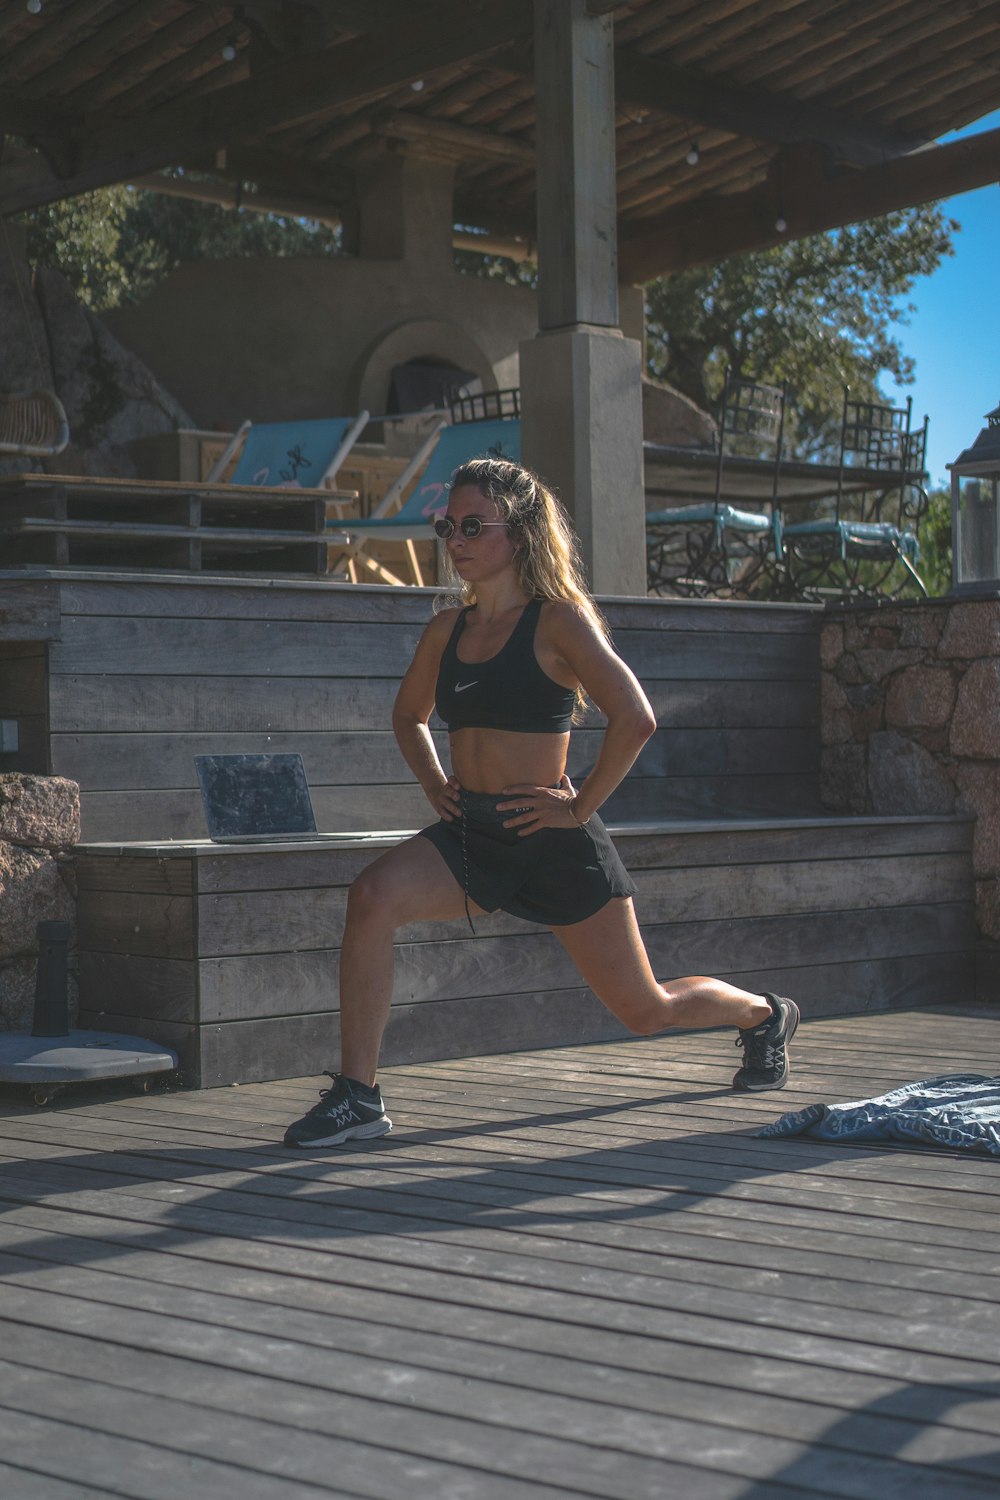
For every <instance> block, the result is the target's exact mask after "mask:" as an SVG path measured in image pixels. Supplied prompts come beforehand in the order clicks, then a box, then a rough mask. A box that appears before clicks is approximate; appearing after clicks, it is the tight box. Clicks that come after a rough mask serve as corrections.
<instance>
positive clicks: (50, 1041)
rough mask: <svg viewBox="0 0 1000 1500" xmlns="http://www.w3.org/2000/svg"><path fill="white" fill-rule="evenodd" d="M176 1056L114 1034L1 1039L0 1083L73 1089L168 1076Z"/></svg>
mask: <svg viewBox="0 0 1000 1500" xmlns="http://www.w3.org/2000/svg"><path fill="white" fill-rule="evenodd" d="M176 1066H177V1058H176V1056H175V1054H174V1053H173V1052H171V1051H169V1049H167V1048H165V1047H161V1046H160V1045H159V1043H158V1042H149V1041H147V1040H146V1039H145V1037H141V1036H125V1035H123V1034H122V1033H121V1032H117V1031H69V1032H67V1034H66V1035H65V1036H25V1035H24V1034H23V1033H21V1032H19V1033H12V1032H8V1033H6V1034H2V1033H0V1083H28V1084H32V1083H75V1082H77V1081H79V1080H81V1079H87V1078H130V1077H133V1076H135V1075H136V1074H139V1073H169V1072H171V1071H172V1070H173V1069H174V1068H176Z"/></svg>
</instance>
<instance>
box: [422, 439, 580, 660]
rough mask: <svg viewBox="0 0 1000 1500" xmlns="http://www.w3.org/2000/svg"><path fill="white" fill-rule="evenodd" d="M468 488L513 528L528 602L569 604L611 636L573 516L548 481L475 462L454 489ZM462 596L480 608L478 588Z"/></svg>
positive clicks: (505, 463)
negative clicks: (594, 593)
mask: <svg viewBox="0 0 1000 1500" xmlns="http://www.w3.org/2000/svg"><path fill="white" fill-rule="evenodd" d="M463 485H470V486H471V487H472V488H474V489H477V490H479V491H480V492H481V493H482V494H483V495H484V496H485V497H486V499H487V500H492V502H493V504H494V505H495V506H496V508H497V513H498V515H499V516H500V517H501V519H502V520H504V521H506V522H507V530H508V533H509V534H510V536H511V539H512V540H513V541H514V542H516V543H517V550H516V551H515V553H514V568H515V570H516V572H517V580H518V583H519V584H520V585H521V588H522V589H523V591H524V592H525V593H526V594H527V595H528V598H529V599H553V600H568V601H569V602H570V603H571V604H575V605H576V606H577V608H578V609H579V610H580V611H581V612H582V613H583V614H584V615H586V616H587V618H588V619H590V620H591V621H592V622H593V623H594V625H596V626H597V628H598V629H599V630H600V631H601V633H602V634H604V635H606V634H607V626H606V625H605V623H604V620H603V619H602V617H601V614H600V612H599V610H598V609H597V606H596V605H595V603H594V601H593V599H592V598H591V596H590V592H589V590H588V588H587V583H586V578H585V576H584V571H583V563H582V561H581V559H580V553H579V549H578V547H577V541H576V536H575V534H574V532H573V527H572V525H571V523H570V519H569V516H568V515H567V514H566V512H565V510H564V509H563V507H562V506H561V505H560V503H559V501H558V500H557V499H556V497H555V495H553V493H552V491H551V490H550V489H549V487H548V485H547V484H546V483H545V482H544V480H541V479H539V477H538V475H537V474H533V473H532V471H531V470H530V469H526V468H525V467H524V465H523V464H519V463H515V462H514V461H513V460H512V459H509V458H473V459H470V460H469V462H468V463H465V464H462V466H461V468H458V469H456V470H455V472H454V474H453V475H452V476H451V482H450V484H449V486H448V488H449V489H450V490H457V489H460V488H461V487H462V486H463ZM461 593H462V600H463V603H465V604H474V603H475V602H476V591H475V586H474V585H473V584H468V583H462V585H461Z"/></svg>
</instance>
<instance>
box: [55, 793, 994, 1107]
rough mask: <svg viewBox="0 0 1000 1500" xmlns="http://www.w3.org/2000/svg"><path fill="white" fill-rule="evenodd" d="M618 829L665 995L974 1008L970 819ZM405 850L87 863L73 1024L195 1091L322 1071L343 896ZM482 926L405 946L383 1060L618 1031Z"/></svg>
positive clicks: (507, 927)
mask: <svg viewBox="0 0 1000 1500" xmlns="http://www.w3.org/2000/svg"><path fill="white" fill-rule="evenodd" d="M613 831H614V833H615V837H616V839H617V840H618V846H619V848H620V850H621V853H622V856H623V858H624V860H625V863H626V864H627V865H628V867H629V869H630V870H631V871H632V873H633V875H634V877H635V879H636V881H637V884H638V886H639V894H638V896H637V897H636V907H637V911H638V913H639V918H640V921H641V923H642V926H643V931H644V934H645V937H646V940H647V942H648V945H649V951H650V955H651V958H652V960H653V964H654V968H655V969H656V972H657V973H659V974H661V975H663V976H664V977H669V976H671V975H678V974H686V973H712V974H719V975H723V976H725V977H728V978H730V979H733V980H734V981H735V982H737V983H741V984H746V985H748V986H749V987H750V988H754V989H777V990H779V991H781V992H784V993H789V994H792V995H794V996H795V998H796V999H797V1000H798V1001H799V1003H800V1004H801V1005H802V1008H803V1011H804V1013H805V1014H807V1015H810V1016H816V1015H830V1014H839V1013H843V1012H848V1011H859V1010H884V1009H888V1008H893V1007H905V1006H912V1005H920V1004H930V1003H934V1002H941V1001H946V1000H949V999H953V998H961V997H962V996H969V995H971V994H972V993H973V992H974V984H975V979H974V973H973V965H974V943H975V920H974V912H973V900H972V863H971V837H972V830H971V824H970V822H968V821H967V820H963V819H960V818H942V817H939V818H896V819H876V818H850V819H849V818H807V819H784V820H770V821H765V820H746V821H743V822H739V823H735V822H720V821H705V822H692V821H684V822H661V823H656V824H652V823H646V824H643V823H634V824H630V825H620V826H615V827H614V828H613ZM399 837H401V835H400V834H391V833H384V834H379V835H368V836H354V837H351V836H350V835H345V836H343V837H342V838H340V839H336V840H328V841H320V842H316V841H312V842H310V841H305V842H303V843H302V844H301V845H298V844H297V845H287V844H286V845H274V844H272V845H238V846H237V845H228V846H220V845H213V844H210V843H206V842H194V843H182V844H169V843H167V844H160V845H157V844H153V843H148V844H138V845H129V844H121V845H115V844H106V845H100V844H93V845H87V846H83V847H81V848H80V849H79V850H78V851H77V855H76V859H75V870H76V876H77V882H78V887H79V905H78V933H77V946H78V960H79V968H80V992H81V1000H82V1007H83V1009H82V1013H81V1024H82V1025H86V1026H93V1027H103V1028H108V1029H118V1030H122V1031H128V1030H133V1031H137V1032H139V1033H140V1034H141V1035H143V1036H148V1037H150V1038H152V1039H153V1040H156V1041H159V1042H162V1043H165V1044H166V1045H169V1046H170V1047H172V1048H174V1049H175V1050H176V1051H177V1052H178V1053H179V1055H180V1057H181V1066H182V1070H183V1073H184V1077H185V1079H186V1081H187V1082H188V1083H189V1084H191V1085H193V1086H201V1087H206V1086H212V1085H220V1084H228V1083H240V1082H249V1081H253V1080H260V1079H269V1078H282V1077H292V1076H302V1075H307V1074H311V1073H317V1074H318V1073H321V1072H322V1071H323V1070H324V1069H325V1068H329V1067H332V1066H333V1064H334V1062H335V1061H336V1057H337V1042H338V1031H337V1023H338V1016H337V997H336V994H337V964H338V958H339V946H340V935H341V932H342V928H343V918H344V910H345V905H346V899H347V888H348V885H349V884H350V881H351V880H352V879H353V878H354V876H355V875H356V874H357V873H358V871H359V870H360V869H362V868H363V867H364V865H366V864H367V863H368V862H369V861H370V860H371V859H372V858H374V857H375V855H376V853H377V852H378V850H379V849H380V848H383V847H386V846H388V845H389V844H391V843H392V842H393V841H394V840H396V839H398V838H399ZM475 925H476V935H475V936H473V935H472V934H471V933H470V932H469V930H468V927H467V926H466V925H465V924H464V923H463V922H451V923H436V924H432V923H421V924H416V925H414V926H413V927H411V928H409V929H405V930H404V931H403V932H401V933H400V934H399V946H398V949H397V982H396V998H395V1003H394V1006H393V1011H392V1017H391V1021H390V1025H389V1029H388V1032H387V1035H386V1046H385V1061H386V1062H387V1063H393V1062H408V1061H419V1060H423V1059H427V1058H435V1057H455V1056H462V1055H467V1054H483V1053H489V1052H504V1051H510V1050H512V1049H518V1048H524V1047H539V1046H557V1045H562V1044H569V1043H579V1042H580V1041H582V1040H586V1041H598V1040H604V1039H608V1038H612V1037H616V1036H622V1035H624V1034H625V1033H624V1031H623V1029H622V1028H621V1027H620V1026H619V1025H618V1023H617V1022H616V1021H615V1020H614V1019H613V1018H612V1017H611V1016H610V1015H609V1014H608V1013H607V1012H606V1011H605V1010H604V1009H603V1007H602V1006H601V1005H599V1003H598V1002H597V1000H596V999H595V998H594V997H593V995H592V994H591V993H590V992H589V991H588V990H586V989H584V988H583V986H582V985H581V984H580V981H579V977H578V975H577V973H576V971H575V969H574V968H573V966H572V964H571V963H570V962H569V960H568V959H567V957H566V955H565V954H564V952H563V950H562V948H561V947H560V945H559V944H558V942H557V941H556V939H555V938H554V937H553V936H552V935H551V934H550V933H548V932H547V931H545V930H544V929H539V928H537V927H533V926H531V925H530V924H529V923H526V922H521V921H519V920H518V919H516V918H514V917H509V916H506V915H505V914H499V915H496V916H490V917H484V918H477V919H476V924H475ZM664 1045H667V1046H669V1041H667V1042H665V1044H664ZM734 1058H735V1053H734ZM734 1066H735V1064H734Z"/></svg>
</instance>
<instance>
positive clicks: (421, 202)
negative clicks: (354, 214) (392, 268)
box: [358, 143, 455, 274]
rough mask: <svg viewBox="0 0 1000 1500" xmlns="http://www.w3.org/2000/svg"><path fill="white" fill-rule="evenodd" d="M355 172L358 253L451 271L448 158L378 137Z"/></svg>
mask: <svg viewBox="0 0 1000 1500" xmlns="http://www.w3.org/2000/svg"><path fill="white" fill-rule="evenodd" d="M358 176H359V182H360V187H359V194H358V254H359V256H361V257H363V258H365V259H368V260H413V261H419V262H420V264H421V267H422V269H423V270H424V271H427V270H430V269H432V268H433V269H434V270H436V271H439V272H442V273H445V272H447V273H448V274H450V273H452V272H453V270H454V257H453V255H452V246H451V241H452V194H453V191H454V181H455V166H454V162H453V161H452V160H442V159H441V158H439V157H432V156H427V155H425V154H423V153H417V152H414V151H411V150H408V149H406V148H405V147H398V146H396V145H383V144H381V143H379V144H377V145H374V146H372V148H371V149H370V150H369V151H368V152H367V153H366V156H365V161H364V167H363V170H361V171H359V174H358Z"/></svg>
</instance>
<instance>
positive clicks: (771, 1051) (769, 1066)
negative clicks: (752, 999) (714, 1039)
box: [733, 995, 799, 1093]
mask: <svg viewBox="0 0 1000 1500" xmlns="http://www.w3.org/2000/svg"><path fill="white" fill-rule="evenodd" d="M764 999H765V1000H770V1002H771V1004H772V1006H773V1007H774V1014H773V1015H772V1017H771V1019H770V1020H769V1021H764V1022H763V1023H762V1024H761V1025H760V1026H752V1027H748V1028H747V1029H746V1031H741V1032H740V1034H739V1036H738V1037H737V1038H736V1045H737V1047H742V1048H743V1066H742V1068H740V1070H739V1072H738V1073H737V1074H736V1077H735V1078H734V1079H733V1088H734V1089H739V1090H741V1091H742V1092H744V1093H748V1092H749V1093H755V1092H757V1091H758V1090H762V1089H783V1088H784V1087H785V1084H786V1083H787V1082H788V1052H787V1048H788V1043H789V1042H790V1041H791V1040H792V1037H793V1036H794V1035H795V1028H796V1026H798V1024H799V1008H798V1006H797V1005H796V1004H795V1001H794V1000H783V999H782V998H781V996H780V995H765V996H764Z"/></svg>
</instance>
